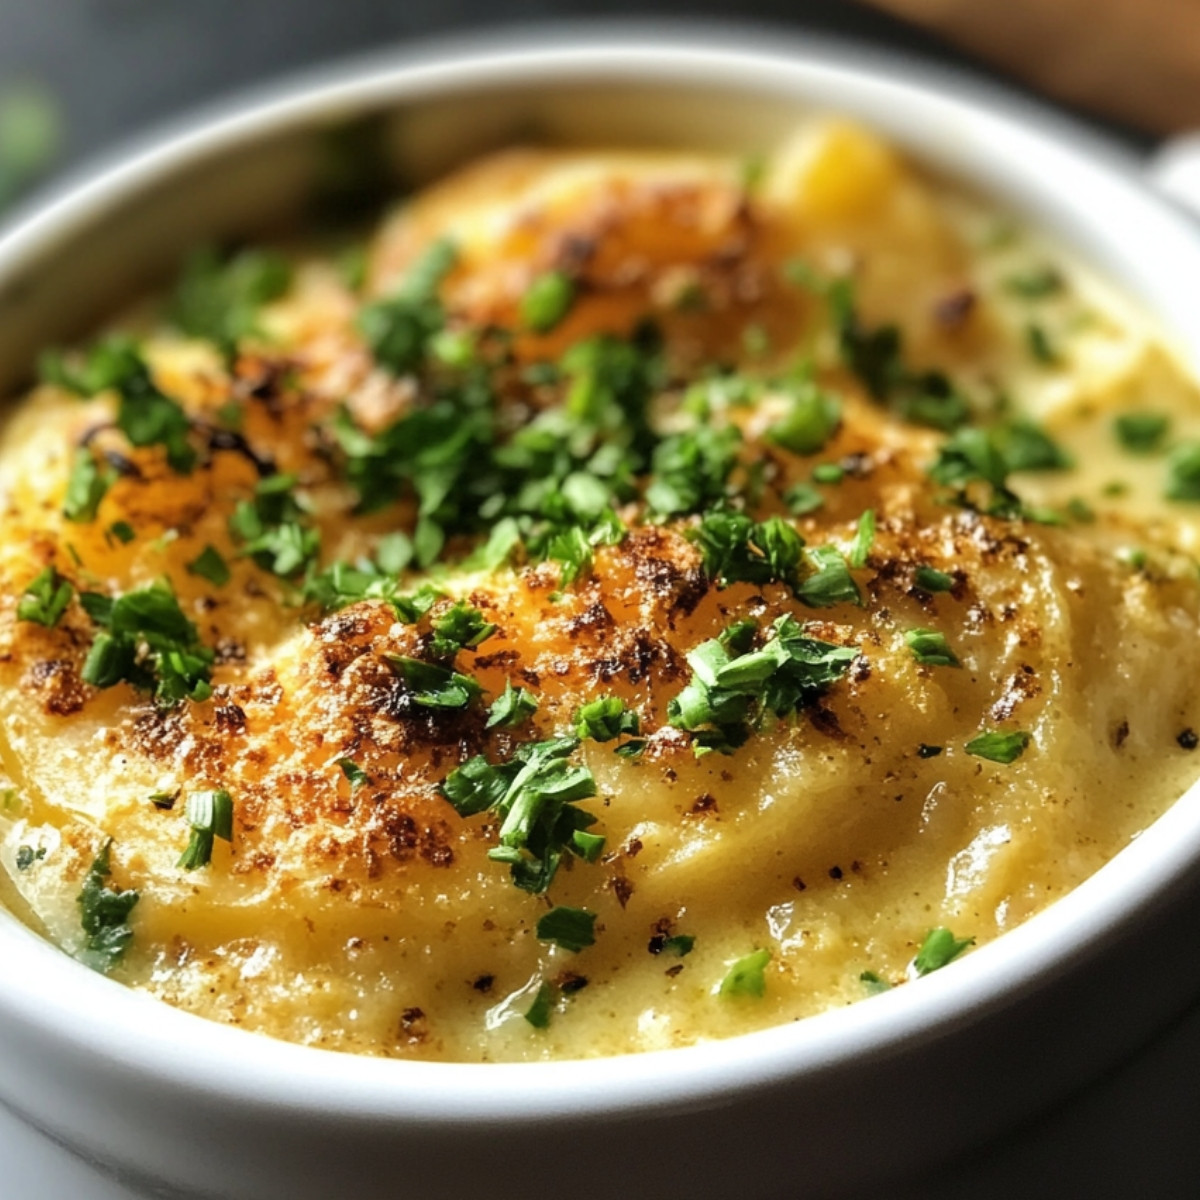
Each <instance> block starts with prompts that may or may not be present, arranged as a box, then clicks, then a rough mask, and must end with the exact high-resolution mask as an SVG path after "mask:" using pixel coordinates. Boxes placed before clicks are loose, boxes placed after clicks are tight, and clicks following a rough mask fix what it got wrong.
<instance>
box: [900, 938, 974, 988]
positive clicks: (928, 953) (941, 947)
mask: <svg viewBox="0 0 1200 1200" xmlns="http://www.w3.org/2000/svg"><path fill="white" fill-rule="evenodd" d="M974 944H975V939H974V938H973V937H969V938H956V937H955V936H954V934H953V933H951V932H950V930H949V929H946V928H945V927H944V926H939V927H938V928H937V929H931V930H930V931H929V932H928V933H927V934H926V935H925V940H924V941H923V942H922V943H921V948H920V949H919V950H918V951H917V955H916V957H915V958H914V959H913V960H912V968H911V969H912V973H913V975H915V976H921V975H928V974H929V973H930V972H932V971H940V970H941V969H942V967H944V966H946V964H947V963H950V962H953V961H954V959H956V958H957V957H958V956H959V955H960V954H961V953H962V952H963V951H964V950H965V949H966V948H967V947H968V946H973V945H974Z"/></svg>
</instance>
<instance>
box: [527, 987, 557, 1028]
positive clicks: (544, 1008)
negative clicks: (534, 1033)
mask: <svg viewBox="0 0 1200 1200" xmlns="http://www.w3.org/2000/svg"><path fill="white" fill-rule="evenodd" d="M555 999H556V993H555V988H554V986H553V985H552V984H549V983H543V984H542V986H541V987H539V988H538V991H537V995H536V996H535V997H534V998H533V1003H532V1004H531V1005H530V1006H529V1007H528V1008H527V1009H526V1010H525V1013H524V1016H525V1020H526V1021H528V1022H529V1023H530V1025H532V1026H533V1027H534V1029H546V1028H548V1027H549V1025H550V1016H551V1014H552V1013H553V1011H554V1001H555Z"/></svg>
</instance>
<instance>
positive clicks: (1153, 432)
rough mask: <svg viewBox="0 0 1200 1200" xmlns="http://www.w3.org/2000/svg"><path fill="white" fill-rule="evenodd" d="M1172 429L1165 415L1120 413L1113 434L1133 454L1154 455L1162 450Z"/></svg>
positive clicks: (1114, 421) (1114, 420)
mask: <svg viewBox="0 0 1200 1200" xmlns="http://www.w3.org/2000/svg"><path fill="white" fill-rule="evenodd" d="M1170 428H1171V418H1170V417H1168V416H1167V415H1166V414H1165V413H1150V412H1130V413H1118V414H1117V416H1115V417H1114V418H1113V434H1114V436H1115V437H1116V439H1117V441H1118V442H1120V443H1121V445H1122V446H1123V447H1124V448H1125V449H1126V450H1128V451H1129V452H1130V453H1131V454H1153V453H1154V451H1156V450H1160V449H1162V445H1163V442H1164V441H1165V440H1166V437H1167V434H1168V432H1169V431H1170Z"/></svg>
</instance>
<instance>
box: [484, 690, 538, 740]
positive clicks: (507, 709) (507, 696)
mask: <svg viewBox="0 0 1200 1200" xmlns="http://www.w3.org/2000/svg"><path fill="white" fill-rule="evenodd" d="M537 708H538V702H537V697H536V696H535V695H534V694H533V693H532V692H530V691H528V690H527V689H526V688H523V687H517V688H515V687H513V685H512V680H511V679H509V680H507V681H506V682H505V684H504V691H503V692H501V693H500V695H499V696H497V697H496V699H495V700H494V701H493V702H492V706H491V708H489V709H488V719H487V724H486V725H485V726H484V728H485V729H497V728H499V729H519V728H520V727H521V726H522V725H524V724H525V722H526V721H528V720H529V718H530V717H532V716H533V714H534V713H535V712H537Z"/></svg>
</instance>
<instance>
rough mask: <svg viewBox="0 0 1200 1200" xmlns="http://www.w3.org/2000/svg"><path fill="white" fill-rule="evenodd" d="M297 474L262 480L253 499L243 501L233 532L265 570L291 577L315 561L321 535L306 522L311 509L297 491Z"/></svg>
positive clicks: (231, 521)
mask: <svg viewBox="0 0 1200 1200" xmlns="http://www.w3.org/2000/svg"><path fill="white" fill-rule="evenodd" d="M295 487H296V476H295V475H284V474H279V475H268V476H267V478H266V479H262V480H259V482H258V484H257V486H256V487H255V489H254V498H253V499H252V500H239V501H238V503H237V506H236V507H235V508H234V510H233V513H232V515H231V516H230V518H229V532H230V533H231V534H232V535H233V537H234V538H235V539H236V540H237V541H239V542H241V543H243V544H242V550H241V552H242V554H243V555H245V556H246V557H248V558H250V559H252V560H253V561H254V563H255V565H256V566H258V567H261V568H262V570H264V571H269V572H271V574H272V575H278V576H279V577H280V578H281V579H290V578H292V577H293V576H295V575H297V574H298V573H299V572H300V571H301V570H303V569H304V568H305V567H307V566H308V565H309V564H311V563H313V562H315V560H316V557H317V554H318V552H319V550H320V542H321V538H320V534H319V532H318V531H317V530H315V529H313V528H311V527H310V526H308V525H307V524H306V523H305V519H306V518H307V512H306V510H305V508H304V505H303V504H301V502H300V500H299V499H298V498H297V496H296V494H295Z"/></svg>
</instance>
